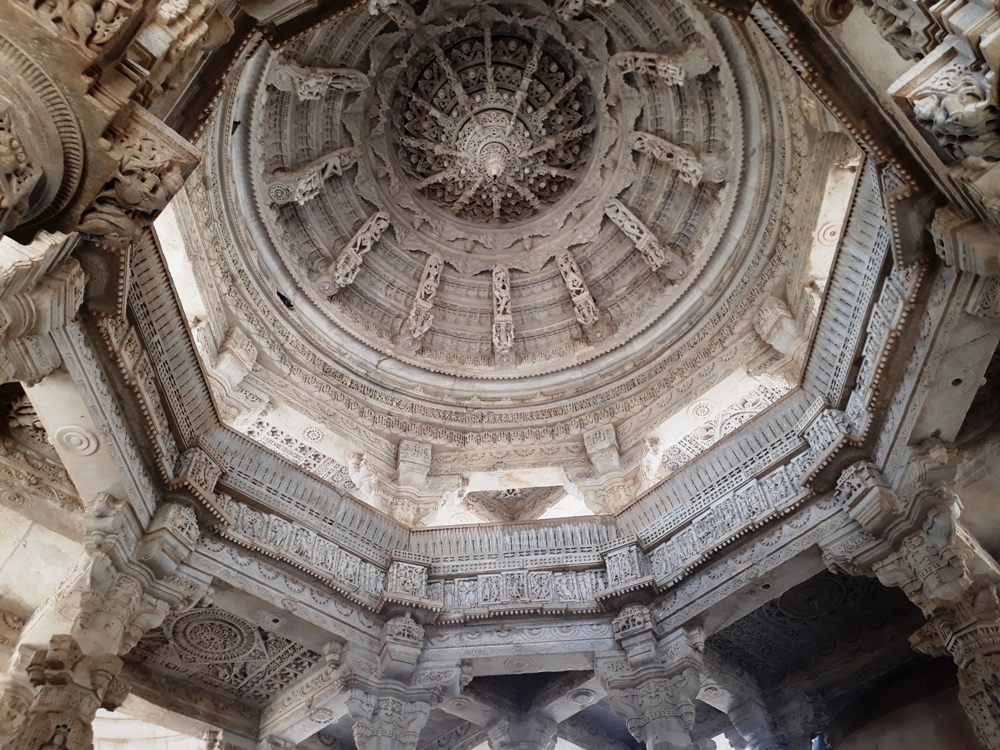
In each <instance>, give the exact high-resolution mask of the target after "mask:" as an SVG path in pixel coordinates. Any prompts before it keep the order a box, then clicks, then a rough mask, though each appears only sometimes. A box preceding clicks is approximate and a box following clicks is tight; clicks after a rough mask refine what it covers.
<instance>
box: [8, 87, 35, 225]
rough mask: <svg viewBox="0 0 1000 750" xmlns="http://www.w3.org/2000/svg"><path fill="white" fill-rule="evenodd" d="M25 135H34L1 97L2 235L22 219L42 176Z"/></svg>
mask: <svg viewBox="0 0 1000 750" xmlns="http://www.w3.org/2000/svg"><path fill="white" fill-rule="evenodd" d="M25 137H28V138H30V137H31V136H30V134H29V133H24V132H23V129H22V128H19V127H18V126H17V125H16V124H15V122H14V108H13V106H12V105H11V104H10V103H9V102H7V101H5V100H3V99H0V235H3V234H5V233H7V232H9V231H10V230H12V229H14V228H15V227H16V226H17V225H18V224H19V223H20V222H21V218H22V217H23V216H24V215H25V214H26V213H27V212H28V210H29V208H30V199H31V193H32V191H33V190H34V188H35V185H36V184H37V183H38V181H39V180H40V179H41V178H42V174H43V172H42V168H41V165H39V164H36V163H34V161H33V159H32V157H31V155H30V154H29V153H28V149H27V148H26V145H25Z"/></svg>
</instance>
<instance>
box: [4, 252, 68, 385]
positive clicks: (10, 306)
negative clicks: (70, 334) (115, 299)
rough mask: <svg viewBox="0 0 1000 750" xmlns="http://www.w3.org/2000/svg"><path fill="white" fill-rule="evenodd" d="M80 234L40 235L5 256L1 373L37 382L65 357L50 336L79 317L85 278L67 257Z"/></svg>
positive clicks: (10, 378) (5, 253)
mask: <svg viewBox="0 0 1000 750" xmlns="http://www.w3.org/2000/svg"><path fill="white" fill-rule="evenodd" d="M75 244H76V243H75V238H67V237H65V236H62V235H49V234H46V233H42V234H39V235H38V237H37V238H36V240H35V242H33V243H32V244H31V245H29V246H26V247H25V248H24V250H23V251H22V252H20V253H15V252H14V251H13V249H12V247H11V246H10V245H8V246H6V247H5V249H4V252H3V255H4V256H5V257H0V266H2V270H0V377H2V378H3V381H4V382H7V381H9V380H21V381H27V382H28V383H35V382H37V381H39V380H41V379H42V378H43V377H44V376H45V375H47V374H48V373H49V372H51V371H52V370H54V369H55V368H56V367H58V366H59V364H60V363H61V361H62V358H61V357H60V355H59V352H58V350H57V349H56V346H55V344H54V342H52V340H51V338H50V337H49V336H48V335H47V334H49V333H50V332H51V331H54V330H57V329H59V328H63V327H65V326H66V325H67V324H68V323H70V322H71V321H72V320H74V319H75V318H76V313H77V310H78V309H79V307H80V304H81V303H82V302H83V293H84V284H85V281H86V277H85V275H84V273H83V269H82V268H81V267H80V264H79V263H78V262H77V261H76V260H74V259H73V258H67V256H68V254H69V252H70V251H71V250H72V249H73V247H74V246H75Z"/></svg>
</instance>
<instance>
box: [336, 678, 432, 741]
mask: <svg viewBox="0 0 1000 750" xmlns="http://www.w3.org/2000/svg"><path fill="white" fill-rule="evenodd" d="M380 692H381V691H380ZM347 710H348V712H349V713H350V715H351V718H352V719H354V741H355V743H357V746H358V750H414V748H416V746H417V741H418V740H419V738H420V731H421V730H422V729H423V728H424V724H426V723H427V718H428V716H429V715H430V711H431V706H430V703H428V702H426V701H421V700H406V699H405V698H403V697H399V696H394V695H387V694H385V693H382V694H379V692H374V691H373V692H369V691H366V690H363V689H360V688H349V689H348V694H347Z"/></svg>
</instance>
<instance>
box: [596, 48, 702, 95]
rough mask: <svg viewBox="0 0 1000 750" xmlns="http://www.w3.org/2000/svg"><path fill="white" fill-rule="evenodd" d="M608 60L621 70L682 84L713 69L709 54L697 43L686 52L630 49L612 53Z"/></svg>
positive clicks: (672, 84)
mask: <svg viewBox="0 0 1000 750" xmlns="http://www.w3.org/2000/svg"><path fill="white" fill-rule="evenodd" d="M609 64H610V66H611V68H612V69H613V70H616V71H618V72H619V73H621V74H626V73H632V74H634V75H636V76H637V77H639V78H659V79H660V80H661V81H663V82H664V83H666V84H667V85H668V86H683V85H684V81H685V80H687V79H688V78H692V77H694V76H699V75H704V74H705V73H707V72H708V71H709V70H711V69H712V64H711V62H710V61H709V59H708V57H707V56H706V55H705V54H704V53H703V52H702V51H701V50H700V49H699V48H697V47H694V48H692V49H690V50H689V51H687V52H686V53H685V54H684V55H681V56H676V55H665V54H662V53H659V52H641V51H627V52H618V53H616V54H614V55H612V56H611V60H610V61H609Z"/></svg>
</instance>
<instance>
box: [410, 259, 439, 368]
mask: <svg viewBox="0 0 1000 750" xmlns="http://www.w3.org/2000/svg"><path fill="white" fill-rule="evenodd" d="M442 270H444V259H443V258H442V257H441V256H440V255H438V254H437V253H431V254H430V255H429V256H427V262H426V263H425V264H424V271H423V274H421V276H420V284H419V286H418V287H417V294H416V297H415V298H414V300H413V307H411V308H410V314H409V315H408V316H407V318H406V323H405V324H404V325H405V326H406V330H407V332H408V333H407V334H406V335H405V336H404V338H403V347H404V348H406V349H409V350H411V351H416V350H417V349H419V348H420V345H421V342H422V341H423V338H424V335H425V334H426V333H427V331H429V330H430V328H431V324H432V323H433V322H434V312H433V310H434V297H435V295H437V288H438V284H440V283H441V271H442Z"/></svg>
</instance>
